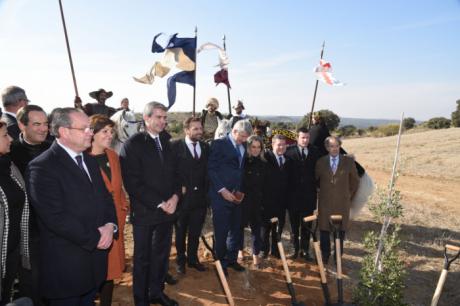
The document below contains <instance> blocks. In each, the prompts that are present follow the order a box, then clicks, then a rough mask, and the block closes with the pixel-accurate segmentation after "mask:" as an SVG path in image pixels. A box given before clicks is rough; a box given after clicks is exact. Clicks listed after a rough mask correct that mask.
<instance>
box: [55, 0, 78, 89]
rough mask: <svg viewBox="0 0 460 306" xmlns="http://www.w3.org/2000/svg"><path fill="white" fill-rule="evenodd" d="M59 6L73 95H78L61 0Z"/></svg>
mask: <svg viewBox="0 0 460 306" xmlns="http://www.w3.org/2000/svg"><path fill="white" fill-rule="evenodd" d="M59 8H60V9H61V19H62V26H63V27H64V36H65V43H66V46H67V55H68V56H69V63H70V71H71V72H72V79H73V88H74V90H75V96H76V97H78V96H79V95H78V88H77V79H76V78H75V70H74V69H73V61H72V53H71V52H70V44H69V37H68V36H67V27H66V25H65V18H64V10H63V9H62V2H61V0H59Z"/></svg>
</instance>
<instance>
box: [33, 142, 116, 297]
mask: <svg viewBox="0 0 460 306" xmlns="http://www.w3.org/2000/svg"><path fill="white" fill-rule="evenodd" d="M83 158H84V161H85V164H86V166H87V168H88V171H89V173H90V176H91V181H90V180H89V179H88V177H87V175H86V174H85V173H84V172H83V171H81V170H80V168H78V166H77V164H76V162H74V161H73V160H72V158H71V157H70V156H69V155H68V154H67V152H66V151H65V150H64V149H63V148H61V147H60V146H59V145H58V144H57V143H56V142H54V143H53V145H52V146H51V147H50V149H48V150H47V151H45V152H44V153H43V154H41V155H40V156H38V157H37V158H35V159H34V160H33V161H31V162H30V163H29V166H28V168H27V171H26V173H27V187H28V191H29V193H30V200H31V204H32V206H33V207H34V208H35V212H36V214H37V215H38V217H39V220H38V221H39V222H38V223H39V228H40V269H41V270H40V286H41V293H42V294H43V295H44V296H45V297H47V298H52V299H60V298H69V297H74V296H80V295H83V294H85V293H87V292H88V291H90V290H92V289H94V288H96V287H98V286H99V285H100V284H101V283H102V282H103V281H104V280H105V277H106V274H107V254H108V251H107V250H99V249H97V244H98V242H99V239H100V233H99V231H98V227H100V226H103V225H105V224H106V223H109V222H110V223H114V224H117V218H116V215H115V207H114V204H113V200H112V196H111V195H110V193H109V192H108V191H107V188H106V187H105V184H104V181H103V180H102V177H101V173H100V170H99V166H98V165H97V162H96V160H95V159H94V158H93V157H91V156H90V155H88V154H87V153H83Z"/></svg>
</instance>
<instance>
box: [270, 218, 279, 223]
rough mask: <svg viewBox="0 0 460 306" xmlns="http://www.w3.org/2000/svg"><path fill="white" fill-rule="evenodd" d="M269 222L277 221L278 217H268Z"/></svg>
mask: <svg viewBox="0 0 460 306" xmlns="http://www.w3.org/2000/svg"><path fill="white" fill-rule="evenodd" d="M270 222H271V223H276V222H278V218H277V217H273V218H271V219H270Z"/></svg>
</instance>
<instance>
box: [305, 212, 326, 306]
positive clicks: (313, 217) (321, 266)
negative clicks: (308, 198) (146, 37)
mask: <svg viewBox="0 0 460 306" xmlns="http://www.w3.org/2000/svg"><path fill="white" fill-rule="evenodd" d="M317 219H318V217H317V216H316V215H311V216H308V217H305V218H304V219H303V222H304V223H308V222H313V221H315V220H317ZM306 228H307V229H308V230H309V231H310V234H311V236H312V237H313V248H314V249H315V257H316V263H317V264H318V267H319V274H320V276H321V287H322V288H323V295H324V301H325V305H326V306H328V305H330V304H331V297H330V294H329V287H328V286H327V278H326V272H325V271H324V264H323V257H322V256H321V251H320V249H319V241H318V237H317V236H316V233H317V230H318V222H316V223H315V227H313V226H312V227H308V226H306Z"/></svg>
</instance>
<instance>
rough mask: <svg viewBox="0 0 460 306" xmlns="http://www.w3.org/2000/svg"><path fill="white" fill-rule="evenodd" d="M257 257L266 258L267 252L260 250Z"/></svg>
mask: <svg viewBox="0 0 460 306" xmlns="http://www.w3.org/2000/svg"><path fill="white" fill-rule="evenodd" d="M259 258H262V259H267V258H268V252H265V251H260V253H259Z"/></svg>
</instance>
